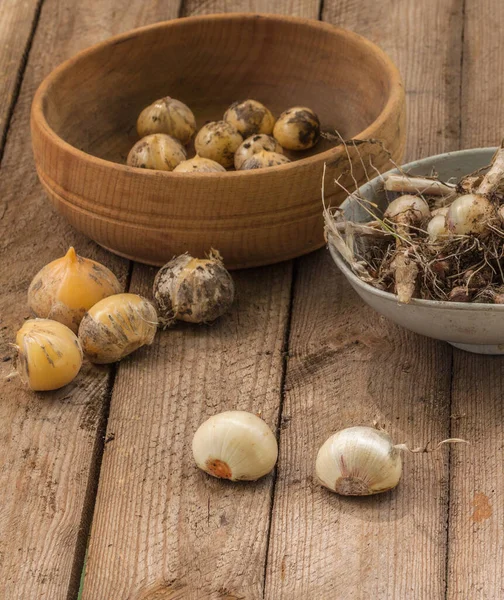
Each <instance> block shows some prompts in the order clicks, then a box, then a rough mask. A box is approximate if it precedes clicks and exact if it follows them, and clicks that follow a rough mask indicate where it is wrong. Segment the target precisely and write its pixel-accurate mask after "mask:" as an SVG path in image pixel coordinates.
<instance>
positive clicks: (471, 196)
mask: <svg viewBox="0 0 504 600" xmlns="http://www.w3.org/2000/svg"><path fill="white" fill-rule="evenodd" d="M503 185H504V148H500V149H496V148H474V149H470V150H460V151H457V152H448V153H445V154H440V155H437V156H430V157H428V158H423V159H421V160H417V161H414V162H411V163H409V164H407V165H404V166H402V167H401V168H398V169H394V170H392V171H389V172H388V173H384V174H383V175H381V176H379V177H376V178H375V179H373V180H371V181H370V182H368V183H367V184H366V185H364V186H362V187H361V188H360V189H359V190H358V192H356V193H355V194H353V195H352V196H350V197H349V198H348V199H347V200H346V201H345V202H344V203H343V204H342V205H341V207H340V208H339V209H337V210H336V213H332V214H331V212H330V211H327V212H326V232H327V233H326V235H327V240H328V247H329V250H330V253H331V255H332V258H333V259H334V262H335V263H336V265H337V266H338V267H339V269H340V270H341V271H342V273H343V274H344V275H345V277H346V278H347V280H348V281H349V283H350V285H351V286H352V287H353V288H354V290H355V291H356V292H357V294H358V295H359V296H360V297H361V298H362V300H364V302H366V303H367V304H368V305H369V306H371V307H372V308H373V309H374V310H376V311H377V312H378V313H380V314H381V315H383V316H384V317H386V318H387V319H389V320H390V321H392V322H394V323H396V324H398V325H400V326H402V327H404V328H406V329H409V330H411V331H414V332H415V333H419V334H421V335H425V336H428V337H431V338H435V339H438V340H444V341H447V342H449V343H450V344H451V345H453V346H455V347H456V348H459V349H461V350H465V351H468V352H474V353H478V354H504V306H503V304H504V283H503V282H504V273H503V271H502V265H501V260H502V255H503V252H504V250H503V248H504V242H503V241H502V240H504V211H503V210H502V206H501V204H500V203H501V201H502V198H503V197H504V188H503ZM405 190H406V191H405ZM376 216H378V219H377V220H376ZM412 216H413V218H414V219H416V221H415V222H413V223H412V222H411V217H412ZM398 258H399V259H400V260H398Z"/></svg>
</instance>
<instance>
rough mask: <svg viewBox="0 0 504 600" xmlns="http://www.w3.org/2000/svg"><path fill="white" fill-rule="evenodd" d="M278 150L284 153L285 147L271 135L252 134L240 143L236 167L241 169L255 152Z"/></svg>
mask: <svg viewBox="0 0 504 600" xmlns="http://www.w3.org/2000/svg"><path fill="white" fill-rule="evenodd" d="M263 150H266V152H276V153H277V154H283V148H282V146H280V144H279V143H278V142H277V141H276V140H275V138H274V137H272V136H271V135H264V134H260V133H258V134H256V135H251V136H250V137H249V138H247V139H246V140H245V141H244V142H243V144H241V145H240V147H239V148H238V150H237V151H236V152H235V155H234V166H235V169H240V168H241V166H242V164H243V163H244V162H245V161H246V160H247V159H248V158H250V157H251V156H253V155H254V154H257V153H258V152H262V151H263Z"/></svg>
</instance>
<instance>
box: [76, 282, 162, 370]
mask: <svg viewBox="0 0 504 600" xmlns="http://www.w3.org/2000/svg"><path fill="white" fill-rule="evenodd" d="M157 326H158V320H157V314H156V309H155V308H154V307H153V306H152V304H151V303H150V302H149V301H148V300H146V299H145V298H142V297H141V296H138V295H137V294H116V295H115V296H109V297H108V298H105V299H103V300H101V301H100V302H98V303H97V304H95V305H94V306H93V307H92V308H91V309H90V310H89V311H88V312H87V313H86V315H85V317H84V318H83V319H82V321H81V324H80V327H79V340H80V343H81V345H82V349H83V351H84V354H85V355H86V356H87V358H88V359H89V360H90V361H91V362H93V363H97V364H107V363H113V362H116V361H118V360H121V359H122V358H124V357H125V356H128V354H131V353H132V352H134V351H135V350H136V349H137V348H140V347H141V346H145V345H149V344H152V342H153V341H154V337H155V335H156V330H157Z"/></svg>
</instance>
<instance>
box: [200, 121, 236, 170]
mask: <svg viewBox="0 0 504 600" xmlns="http://www.w3.org/2000/svg"><path fill="white" fill-rule="evenodd" d="M242 142H243V138H242V136H241V135H240V134H239V132H238V131H237V130H236V128H235V127H233V125H231V123H228V122H227V121H212V122H210V123H207V124H206V125H204V126H203V127H202V128H201V129H200V130H199V131H198V135H197V136H196V139H195V140H194V147H195V149H196V152H197V153H198V155H199V156H202V157H203V158H209V159H210V160H214V161H215V162H218V163H219V164H220V165H222V166H223V167H225V168H226V169H228V168H229V167H232V166H233V162H234V153H235V152H236V150H237V149H238V146H239V145H240V144H241V143H242Z"/></svg>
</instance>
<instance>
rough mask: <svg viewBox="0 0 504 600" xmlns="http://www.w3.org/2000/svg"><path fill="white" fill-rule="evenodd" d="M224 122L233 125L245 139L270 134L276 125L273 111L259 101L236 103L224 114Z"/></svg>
mask: <svg viewBox="0 0 504 600" xmlns="http://www.w3.org/2000/svg"><path fill="white" fill-rule="evenodd" d="M224 121H227V122H228V123H231V125H232V126H233V127H234V128H235V129H236V130H237V131H238V132H239V133H241V135H242V136H243V137H244V138H247V137H249V136H251V135H254V134H255V133H265V134H270V133H271V132H272V131H273V127H274V125H275V117H274V116H273V115H272V114H271V111H270V110H269V109H268V108H266V106H264V104H261V103H260V102H258V101H257V100H250V99H248V100H244V101H243V102H234V103H233V104H231V106H230V107H229V108H228V109H227V110H226V112H225V113H224Z"/></svg>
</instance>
